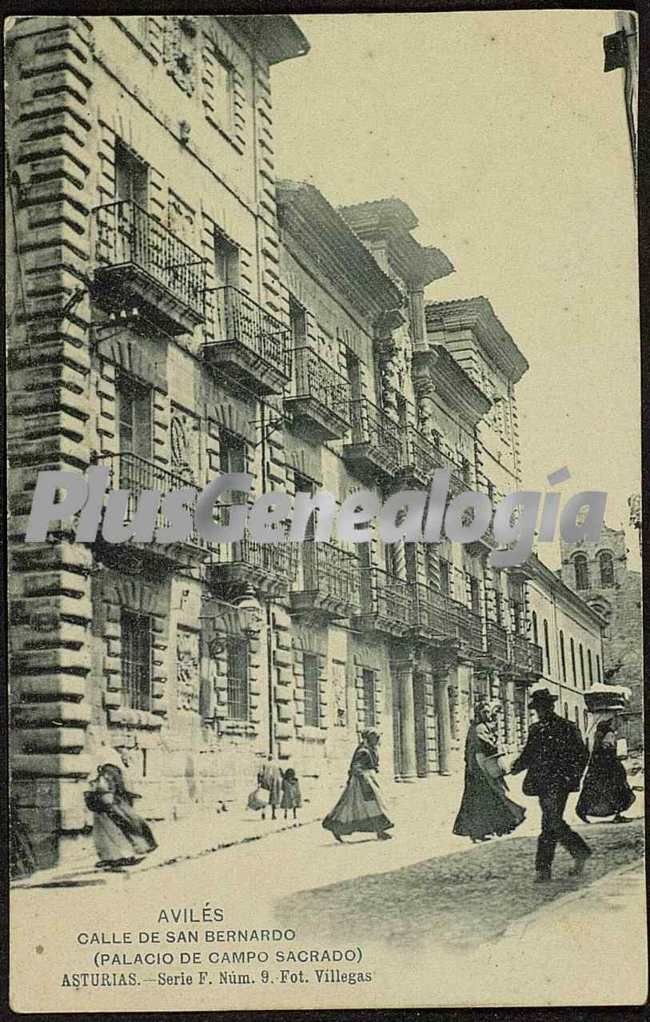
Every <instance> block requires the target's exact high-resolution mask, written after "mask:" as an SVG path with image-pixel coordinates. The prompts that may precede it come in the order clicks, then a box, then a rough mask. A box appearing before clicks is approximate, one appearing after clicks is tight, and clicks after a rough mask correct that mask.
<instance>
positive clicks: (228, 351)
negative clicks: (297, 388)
mask: <svg viewBox="0 0 650 1022" xmlns="http://www.w3.org/2000/svg"><path fill="white" fill-rule="evenodd" d="M208 295H209V296H210V300H211V303H212V312H213V314H212V317H211V319H210V320H209V322H208V326H207V328H206V341H205V344H204V345H203V353H204V357H205V359H206V361H207V362H208V363H209V364H210V365H212V366H216V367H218V368H219V369H222V370H224V372H225V373H226V375H227V376H230V377H231V379H234V380H235V381H237V382H238V383H241V384H242V385H243V386H245V387H246V388H247V389H249V390H251V391H253V392H254V393H255V394H260V395H261V394H280V393H281V392H282V391H283V390H284V388H285V387H286V386H287V384H288V383H289V381H290V379H291V332H290V329H289V327H288V326H284V325H283V324H282V323H280V321H279V320H277V319H276V318H275V317H274V316H272V315H271V314H270V313H269V312H267V311H266V310H265V309H263V308H262V306H261V305H258V304H257V302H254V301H253V299H252V298H250V297H249V296H248V295H247V294H244V292H243V291H240V290H239V288H236V287H220V288H217V289H216V290H211V291H209V292H208ZM210 334H211V339H210V338H209V335H210Z"/></svg>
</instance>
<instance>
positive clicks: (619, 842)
mask: <svg viewBox="0 0 650 1022" xmlns="http://www.w3.org/2000/svg"><path fill="white" fill-rule="evenodd" d="M510 781H511V788H512V797H513V798H514V799H515V800H516V801H519V802H522V803H525V804H526V807H527V812H528V815H527V818H526V820H525V822H524V823H523V824H522V826H521V828H520V829H519V830H518V831H517V832H516V834H515V835H512V836H509V837H506V838H502V839H500V840H497V841H494V842H489V843H487V844H484V845H481V846H472V845H471V844H470V843H469V842H468V841H466V840H465V839H462V838H458V837H454V836H453V834H452V833H451V828H452V824H453V818H454V814H455V811H456V808H457V804H458V799H459V797H460V786H461V783H462V781H461V778H458V777H455V778H448V779H444V780H443V779H438V780H437V781H435V782H431V783H428V782H427V783H424V784H422V785H410V786H407V785H400V786H396V787H394V788H393V789H392V790H390V792H387V794H388V797H389V802H390V810H391V813H392V815H393V818H394V820H395V831H394V835H395V836H394V840H392V841H387V842H379V841H377V840H375V839H374V838H365V837H363V836H361V835H359V836H357V837H355V838H351V839H350V840H349V841H348V842H347V843H346V844H345V845H337V844H336V843H335V842H334V841H333V840H332V839H331V835H329V834H328V833H326V832H325V831H324V830H323V829H322V827H321V826H320V824H319V823H305V825H303V826H301V827H299V828H297V829H295V830H294V829H289V830H285V831H275V832H273V831H272V830H269V833H268V834H267V836H265V837H262V838H261V839H260V840H254V841H251V840H250V839H248V840H244V841H243V842H242V843H240V844H233V845H232V846H230V847H227V848H223V849H222V850H220V851H216V852H214V851H213V852H206V853H204V854H196V855H194V856H193V857H191V858H186V859H182V858H181V857H179V860H178V861H176V862H169V861H168V862H167V864H166V865H162V864H161V865H160V866H158V867H157V868H156V867H153V868H149V869H146V870H140V871H139V870H134V871H131V872H126V873H123V874H120V873H117V874H110V873H109V874H106V873H102V872H101V871H97V870H80V871H79V872H78V873H77V874H74V873H65V874H63V875H62V876H61V877H60V878H59V880H58V881H56V880H54V879H52V878H51V877H50V878H44V882H45V883H47V884H50V885H52V886H48V887H32V888H31V889H25V888H24V889H14V891H13V892H12V907H13V912H12V927H13V954H14V955H16V956H20V958H21V959H22V961H23V962H25V963H27V964H28V966H29V967H30V968H33V969H34V970H37V969H38V970H40V972H39V974H41V975H44V973H43V972H42V970H43V969H45V970H46V973H47V975H48V976H50V971H51V970H52V969H54V970H55V971H54V972H52V973H51V977H50V978H49V979H48V980H47V983H50V982H54V983H60V971H61V970H63V969H69V970H78V969H79V968H80V967H83V963H84V961H85V959H83V957H82V956H80V951H83V949H80V948H79V946H78V944H77V943H76V939H75V935H76V934H77V932H78V931H80V930H84V931H93V930H101V931H103V932H105V933H106V932H112V931H116V932H121V931H122V930H124V929H131V930H140V929H142V930H147V929H148V928H152V927H153V928H155V927H156V920H157V917H158V914H159V912H160V909H161V908H165V907H169V906H174V907H177V908H180V907H182V906H198V907H199V909H200V908H201V907H202V906H203V905H204V904H206V902H208V901H209V902H210V903H214V904H220V905H221V906H223V910H224V925H225V926H228V927H241V928H245V927H263V926H281V927H282V928H286V927H290V928H291V929H294V930H295V931H296V938H295V941H294V942H293V943H292V945H291V946H292V947H294V948H303V949H321V948H329V949H331V948H346V947H349V946H351V945H352V946H357V947H361V949H362V954H363V962H364V965H363V966H362V968H366V969H367V970H368V971H369V972H370V973H372V975H373V977H374V980H376V985H375V986H373V985H372V984H368V985H366V986H365V988H364V985H363V984H359V986H358V987H357V986H355V987H354V988H353V989H351V990H347V992H346V994H345V999H343V995H342V994H341V986H340V984H336V983H333V984H331V986H330V985H328V984H326V985H321V984H319V989H318V997H319V1000H320V1003H322V1004H323V1005H326V1006H327V1007H332V1008H336V1007H339V1006H341V1005H342V1004H343V1003H345V1004H346V1005H352V1006H354V1005H355V1004H358V1006H359V1007H368V1006H372V1005H373V1003H374V1002H373V1001H372V997H373V996H374V991H375V990H377V997H379V996H380V994H379V991H380V990H381V997H382V999H381V1000H379V1001H378V1002H377V1006H380V1005H382V1006H386V1004H387V1003H389V1002H388V1001H387V999H386V992H387V990H388V991H392V990H394V991H395V1003H399V1002H400V1000H401V1003H404V997H405V994H404V991H403V977H404V975H405V974H407V975H408V976H409V984H410V986H409V991H410V993H409V996H412V1001H411V1002H410V1003H412V1005H413V1006H414V1007H415V1006H422V1005H445V1004H449V1005H457V1004H461V1005H462V1004H463V1003H466V1004H476V1003H491V1004H507V1003H513V1004H515V1003H519V1004H522V1003H525V1001H526V997H527V995H528V993H529V991H530V989H531V987H530V981H529V976H530V971H531V970H536V971H538V972H539V973H540V975H543V976H545V977H546V979H545V980H544V982H542V981H541V980H540V983H539V984H538V985H537V986H536V990H537V989H539V990H540V991H541V993H540V1000H538V1001H537V1002H536V1003H540V1004H542V1003H549V1004H552V1003H556V1004H557V1003H570V998H571V997H576V998H577V999H578V1001H577V1003H579V1001H580V997H581V996H583V994H584V996H583V1000H582V1003H585V1000H588V1001H589V1002H590V1003H605V1002H607V1001H608V999H610V1003H634V1001H635V998H637V997H642V995H643V991H640V992H639V989H640V988H639V986H638V984H639V976H640V975H641V974H642V971H643V968H642V963H643V961H645V951H644V943H643V942H644V934H645V923H644V919H643V905H644V898H643V874H642V872H640V871H639V868H640V864H641V855H642V848H643V827H642V819H641V817H640V816H637V817H636V818H635V819H634V820H633V822H631V823H628V824H625V825H620V826H616V825H614V824H610V823H598V824H593V825H591V826H588V827H585V826H582V825H580V824H577V823H576V820H575V817H574V814H573V812H572V806H573V800H572V801H571V806H570V811H569V812H568V814H567V819H568V820H569V822H570V823H571V825H572V826H577V827H578V828H579V829H580V830H581V833H583V834H584V835H585V836H586V837H587V839H588V841H589V842H590V844H591V845H592V847H593V850H594V855H593V857H592V859H591V860H590V862H589V864H588V866H587V869H586V872H585V874H584V877H583V878H582V879H581V880H571V879H569V878H568V877H567V875H566V874H567V871H568V868H569V865H570V861H569V859H568V856H567V855H566V853H565V852H563V851H562V850H559V851H558V853H557V857H556V868H555V876H556V879H555V880H554V881H553V883H552V884H550V885H549V886H540V885H537V884H534V883H533V882H532V880H533V857H534V850H535V840H536V834H537V830H538V826H539V814H538V809H537V806H536V803H535V801H534V800H532V799H525V798H524V797H522V795H521V792H520V783H519V781H518V779H516V778H512V779H510ZM640 809H641V799H640V798H639V799H638V800H637V803H636V804H635V811H636V812H637V813H639V812H640ZM243 820H244V818H243V817H242V826H243V825H244V823H243ZM246 825H247V826H249V827H250V826H252V824H251V823H250V822H249V823H247V824H246ZM229 826H230V827H232V829H233V831H234V829H235V828H234V822H231V823H230V824H229ZM519 835H521V836H519ZM178 850H179V851H182V849H178ZM188 850H189V849H188ZM175 851H176V850H175V848H174V847H172V845H171V844H170V843H167V842H166V847H165V848H164V849H163V852H164V854H165V856H170V855H173V854H175ZM635 864H636V867H637V870H636V873H634V869H635ZM625 867H629V868H630V869H631V870H632V873H630V874H629V876H630V877H635V880H634V882H632V881H631V880H630V881H629V882H626V881H625V877H628V873H627V872H625V873H622V872H621V870H622V869H624V868H625ZM637 874H638V875H637ZM603 884H604V885H606V888H607V889H606V890H605V888H603V886H602V885H603ZM57 885H58V886H57ZM71 887H72V888H74V892H73V891H72V890H71V889H70V888H71ZM72 905H74V912H72V911H71V906H72ZM621 907H623V908H624V911H623V912H621V911H618V912H617V911H616V910H617V909H620V908H621ZM621 921H624V922H623V925H622V924H621ZM623 932H624V933H625V934H627V935H628V938H629V939H628V940H627V941H625V940H621V936H622V933H623ZM43 933H47V940H45V939H43V937H42V934H43ZM35 934H37V935H39V936H38V939H35V938H34V935H35ZM558 941H559V943H558ZM564 943H566V946H564ZM234 946H235V947H237V945H234ZM252 946H256V945H252ZM257 946H260V945H257ZM239 947H241V945H239ZM267 948H268V945H267ZM630 948H632V949H633V950H634V951H635V952H636V954H637V955H638V961H632V962H631V963H630V950H629V949H630ZM219 950H221V948H220V949H219ZM572 955H573V958H572V957H571V956H572ZM617 956H618V958H617ZM574 959H575V961H574ZM604 959H606V960H607V961H608V962H609V963H610V965H608V967H607V969H604V968H603V960H604ZM55 963H56V966H55ZM611 963H614V967H613V968H612V967H611ZM628 965H629V968H630V975H631V977H632V979H630V976H629V975H628V974H627V973H626V967H627V966H628ZM578 966H579V967H580V969H581V988H580V990H578V989H577V987H576V985H575V982H574V983H573V986H572V987H571V986H569V987H568V988H567V989H566V990H565V991H564V992H562V993H561V994H560V993H559V992H558V991H561V990H562V982H563V981H565V982H567V983H568V982H569V979H570V977H571V974H572V972H573V973H575V969H576V968H578ZM343 968H349V966H343ZM405 970H406V972H405ZM171 971H172V972H175V971H178V970H176V969H172V970H171ZM635 984H636V986H635ZM41 985H42V997H43V1005H44V1007H46V1005H47V997H48V992H47V986H46V984H45V983H42V984H41ZM156 989H157V988H156V986H155V984H154V983H150V984H149V985H145V986H142V987H139V988H138V991H137V998H136V999H137V1007H142V1008H143V1010H147V1009H148V1008H151V1007H153V1008H155V1005H156V1003H158V1002H157V1001H156ZM304 989H305V990H306V991H307V993H308V994H309V992H310V988H309V987H305V988H304ZM400 990H401V991H402V992H401V993H400ZM515 991H518V993H516V992H515ZM576 991H577V992H576ZM584 991H587V992H588V993H589V996H588V997H587V994H586V993H584ZM240 992H241V994H242V998H243V999H242V1001H241V1006H242V1008H243V1007H268V1008H271V1007H275V1006H277V1007H284V1008H286V1006H287V1003H291V1004H292V1005H294V1001H293V1000H292V998H295V1005H294V1006H295V1007H301V1006H302V1003H303V1002H301V1001H300V990H299V989H297V988H294V990H293V993H292V994H291V995H290V999H289V1002H288V1001H287V988H285V987H283V986H279V985H275V986H270V987H265V988H262V987H260V986H251V987H250V988H242V990H241V991H240ZM79 993H80V991H79V990H77V991H74V990H73V991H70V994H69V997H70V1005H71V1006H74V1005H75V1004H77V1001H76V1000H75V995H79ZM39 996H40V994H39ZM165 997H166V1003H167V1002H168V1006H169V1008H170V1010H171V1009H173V1008H174V1007H178V1008H180V1009H186V1010H189V1009H191V1008H194V1007H196V1008H218V1007H219V1003H220V1002H219V999H218V998H219V991H218V988H217V991H216V992H214V991H212V992H211V993H210V995H209V999H206V997H207V995H206V992H205V991H202V990H198V989H194V988H192V989H188V990H185V989H176V988H174V987H170V988H169V989H168V990H166V991H165ZM127 998H128V1000H127ZM337 998H338V999H337ZM356 998H358V1002H357V1000H356ZM544 998H546V1000H545V999H544ZM102 999H103V1000H102V1003H103V1004H105V1007H106V1009H107V1010H108V1009H109V1008H110V1009H115V1010H119V1009H121V1008H126V1007H129V1008H130V1010H133V1009H134V1008H135V1007H136V1003H135V1001H134V1000H133V994H130V995H127V993H126V992H125V991H120V990H119V988H118V989H112V988H111V989H107V990H105V991H104V992H103V993H102ZM509 999H510V1000H509ZM30 1003H32V1002H30ZM79 1003H80V1002H79ZM304 1003H305V1004H307V1003H313V998H312V1001H310V1002H307V1001H305V1002H304ZM15 1007H18V1008H19V1007H20V1006H19V1005H16V1006H15Z"/></svg>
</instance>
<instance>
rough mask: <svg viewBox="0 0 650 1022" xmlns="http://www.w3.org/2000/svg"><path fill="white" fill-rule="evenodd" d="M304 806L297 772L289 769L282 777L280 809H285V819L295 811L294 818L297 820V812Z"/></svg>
mask: <svg viewBox="0 0 650 1022" xmlns="http://www.w3.org/2000/svg"><path fill="white" fill-rule="evenodd" d="M301 806H302V795H301V794H300V782H299V781H298V778H297V777H296V771H295V770H293V769H292V767H289V769H288V770H285V771H284V774H283V776H282V802H281V803H280V808H281V809H284V818H285V820H286V818H287V813H288V811H289V810H290V809H293V818H294V820H295V819H296V810H297V809H300V807H301Z"/></svg>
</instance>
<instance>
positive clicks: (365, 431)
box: [343, 398, 403, 477]
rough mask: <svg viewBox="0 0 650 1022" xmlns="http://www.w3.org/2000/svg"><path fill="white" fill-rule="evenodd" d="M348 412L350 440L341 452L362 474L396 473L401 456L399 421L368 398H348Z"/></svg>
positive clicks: (387, 474)
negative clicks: (350, 430)
mask: <svg viewBox="0 0 650 1022" xmlns="http://www.w3.org/2000/svg"><path fill="white" fill-rule="evenodd" d="M350 413H351V417H352V442H351V444H347V445H346V446H345V447H344V448H343V454H344V456H345V457H346V458H347V459H348V460H350V461H353V462H356V463H357V464H358V465H359V466H360V468H361V469H362V472H363V473H364V474H368V473H370V474H373V475H374V474H376V473H380V474H383V475H386V476H389V477H390V476H393V475H395V474H396V473H397V472H398V471H399V469H400V467H401V465H402V457H403V445H402V437H401V435H400V427H399V425H398V424H397V423H396V422H394V421H393V420H392V419H391V418H390V416H388V415H387V414H386V412H384V411H383V410H382V409H381V408H377V406H376V405H374V404H373V403H372V402H371V401H368V399H367V398H360V399H358V400H355V401H351V402H350Z"/></svg>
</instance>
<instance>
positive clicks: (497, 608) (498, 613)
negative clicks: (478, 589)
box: [494, 592, 503, 625]
mask: <svg viewBox="0 0 650 1022" xmlns="http://www.w3.org/2000/svg"><path fill="white" fill-rule="evenodd" d="M494 616H495V619H496V623H497V624H498V625H503V597H502V595H501V593H498V592H495V593H494Z"/></svg>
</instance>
